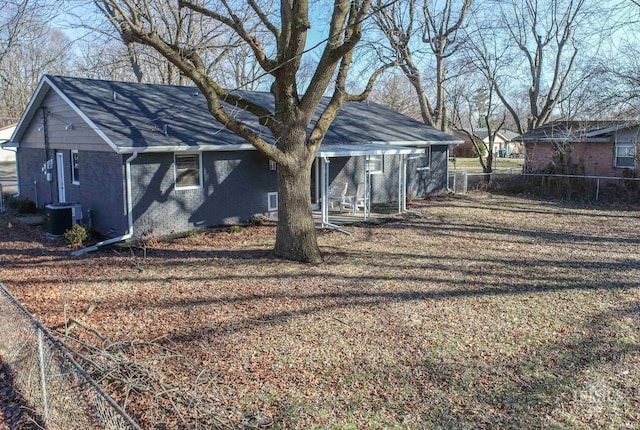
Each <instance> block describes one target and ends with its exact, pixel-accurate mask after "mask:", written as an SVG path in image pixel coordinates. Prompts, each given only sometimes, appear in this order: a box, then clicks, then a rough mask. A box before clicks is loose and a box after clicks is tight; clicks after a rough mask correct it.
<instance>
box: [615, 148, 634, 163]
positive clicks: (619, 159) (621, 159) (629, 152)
mask: <svg viewBox="0 0 640 430" xmlns="http://www.w3.org/2000/svg"><path fill="white" fill-rule="evenodd" d="M615 163H616V167H624V168H630V169H633V168H634V167H635V166H636V148H635V146H634V144H633V143H618V144H616V159H615Z"/></svg>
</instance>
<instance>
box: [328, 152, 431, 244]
mask: <svg viewBox="0 0 640 430" xmlns="http://www.w3.org/2000/svg"><path fill="white" fill-rule="evenodd" d="M424 152H425V147H424V146H422V147H418V146H413V147H409V146H399V145H390V144H384V143H368V144H344V145H326V146H322V147H321V148H320V150H319V151H318V154H317V159H318V161H319V163H318V164H317V165H318V169H319V184H318V185H319V186H318V191H319V192H318V197H319V202H320V213H321V217H320V227H321V228H325V227H329V228H334V229H336V230H339V231H341V232H343V233H346V234H349V232H348V231H346V230H344V229H343V228H342V227H341V226H339V225H338V224H337V223H335V222H332V219H331V218H332V217H333V215H331V214H330V211H329V209H330V208H329V197H330V185H331V183H330V182H331V180H330V172H329V168H330V165H331V159H334V158H339V157H340V158H354V157H357V158H358V159H360V160H362V163H364V167H365V168H364V169H363V171H362V184H363V185H364V193H363V195H364V201H363V202H362V203H363V204H362V205H361V207H362V215H361V217H359V216H357V215H356V206H355V203H356V202H355V201H354V202H353V215H354V217H353V218H354V221H355V220H356V218H357V219H361V220H367V219H369V218H370V216H371V199H370V196H371V172H370V171H369V165H370V163H369V160H370V158H371V157H372V156H389V155H391V156H396V157H399V163H398V165H399V168H398V172H397V175H398V190H397V191H398V194H397V196H398V199H397V200H398V213H405V212H408V211H407V160H408V159H409V158H411V157H412V156H413V157H415V156H419V155H420V154H423V153H424ZM349 198H355V196H349Z"/></svg>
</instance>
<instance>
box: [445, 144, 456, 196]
mask: <svg viewBox="0 0 640 430" xmlns="http://www.w3.org/2000/svg"><path fill="white" fill-rule="evenodd" d="M450 150H451V146H449V145H447V164H446V166H447V170H446V174H445V175H446V178H447V193H455V190H452V189H451V187H449V151H450ZM453 174H454V178H455V174H456V172H455V170H454V172H453Z"/></svg>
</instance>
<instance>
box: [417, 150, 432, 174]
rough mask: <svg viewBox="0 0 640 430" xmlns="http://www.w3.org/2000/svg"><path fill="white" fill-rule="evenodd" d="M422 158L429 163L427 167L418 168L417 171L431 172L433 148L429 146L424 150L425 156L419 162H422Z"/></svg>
mask: <svg viewBox="0 0 640 430" xmlns="http://www.w3.org/2000/svg"><path fill="white" fill-rule="evenodd" d="M421 158H426V159H427V163H426V165H422V166H420V167H418V168H417V169H416V170H417V171H423V170H431V147H430V146H427V147H426V148H424V155H421V156H420V157H419V158H418V160H420V159H421Z"/></svg>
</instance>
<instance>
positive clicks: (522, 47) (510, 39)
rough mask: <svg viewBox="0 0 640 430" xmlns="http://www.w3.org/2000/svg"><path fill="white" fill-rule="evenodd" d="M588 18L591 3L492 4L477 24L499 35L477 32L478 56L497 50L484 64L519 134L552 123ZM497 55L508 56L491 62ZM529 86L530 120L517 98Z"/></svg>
mask: <svg viewBox="0 0 640 430" xmlns="http://www.w3.org/2000/svg"><path fill="white" fill-rule="evenodd" d="M586 13H587V6H586V0H550V1H545V2H540V1H537V0H508V1H493V2H491V3H488V4H487V8H486V9H484V11H483V12H482V15H481V16H480V18H479V19H477V20H476V23H478V24H479V27H480V28H482V27H484V30H488V29H490V28H493V29H495V30H496V31H484V30H482V29H480V30H479V31H477V32H476V37H475V46H474V50H475V52H476V55H483V54H482V49H479V48H481V47H487V46H491V48H492V49H491V50H488V51H487V52H486V53H485V54H486V58H484V59H481V60H480V61H478V63H479V64H481V63H484V67H485V69H486V70H485V73H484V74H485V76H486V77H487V79H489V80H490V81H491V82H492V85H493V86H494V87H495V91H496V94H497V96H498V97H499V98H500V100H501V102H502V103H503V105H504V106H505V107H506V109H507V110H508V111H509V113H510V115H511V117H512V119H513V121H514V123H515V126H516V128H517V130H518V132H519V133H524V132H525V131H526V130H529V129H533V128H536V127H540V126H542V125H544V124H546V123H548V122H549V121H550V119H551V117H552V115H553V113H554V111H555V110H556V108H557V106H558V104H559V103H560V102H561V101H562V100H563V97H564V96H565V93H566V91H567V88H566V87H567V83H568V82H569V78H570V77H571V75H572V73H574V72H575V69H574V67H575V62H576V58H577V56H578V52H579V50H580V46H581V41H580V40H579V38H578V36H577V34H576V31H577V29H578V28H580V26H581V25H582V24H584V23H583V22H582V21H581V19H582V18H583V17H584V16H585V15H586ZM478 40H482V42H481V43H479V42H478ZM492 52H502V53H503V55H501V56H500V57H491V53H492ZM520 64H524V67H523V68H522V69H520V68H519V67H518V66H519V65H520ZM523 82H526V85H527V87H528V90H527V100H528V108H527V117H526V118H522V117H521V114H520V112H518V110H517V109H516V106H515V103H514V100H513V96H512V95H513V90H514V88H516V87H517V86H518V85H519V84H521V83H523Z"/></svg>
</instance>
